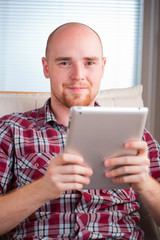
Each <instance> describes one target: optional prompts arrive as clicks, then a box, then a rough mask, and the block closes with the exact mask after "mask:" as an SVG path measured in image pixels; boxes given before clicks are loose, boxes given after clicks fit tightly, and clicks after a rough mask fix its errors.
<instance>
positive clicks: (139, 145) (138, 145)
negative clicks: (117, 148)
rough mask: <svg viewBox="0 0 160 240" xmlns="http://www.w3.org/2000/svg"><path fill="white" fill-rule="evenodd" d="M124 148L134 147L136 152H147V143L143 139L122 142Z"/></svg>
mask: <svg viewBox="0 0 160 240" xmlns="http://www.w3.org/2000/svg"><path fill="white" fill-rule="evenodd" d="M124 147H125V148H126V149H135V150H137V151H138V154H147V143H146V142H145V141H133V142H128V143H126V144H124Z"/></svg>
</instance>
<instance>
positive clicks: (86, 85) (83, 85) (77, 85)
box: [63, 83, 90, 88]
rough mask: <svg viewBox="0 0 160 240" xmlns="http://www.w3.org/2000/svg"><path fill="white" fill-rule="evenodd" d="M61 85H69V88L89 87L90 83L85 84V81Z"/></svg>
mask: <svg viewBox="0 0 160 240" xmlns="http://www.w3.org/2000/svg"><path fill="white" fill-rule="evenodd" d="M63 86H64V87H69V88H88V87H90V85H89V84H86V83H78V84H77V83H74V84H63Z"/></svg>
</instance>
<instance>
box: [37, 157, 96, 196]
mask: <svg viewBox="0 0 160 240" xmlns="http://www.w3.org/2000/svg"><path fill="white" fill-rule="evenodd" d="M91 175H92V170H91V169H90V168H89V167H88V166H86V165H85V164H84V162H83V158H82V157H80V156H78V155H73V154H69V153H63V154H60V155H58V156H57V157H55V158H54V159H52V160H51V162H50V165H49V167H48V170H47V172H46V174H45V176H44V177H43V178H42V179H41V180H42V182H43V184H44V185H43V186H44V189H45V191H44V193H45V194H46V197H47V198H48V200H52V199H55V198H58V197H59V196H60V195H61V194H62V193H63V192H64V191H67V190H80V189H82V187H83V184H89V183H90V180H89V176H91Z"/></svg>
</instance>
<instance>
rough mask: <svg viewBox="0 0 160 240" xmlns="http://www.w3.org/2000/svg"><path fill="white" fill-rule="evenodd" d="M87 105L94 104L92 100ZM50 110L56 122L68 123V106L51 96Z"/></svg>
mask: <svg viewBox="0 0 160 240" xmlns="http://www.w3.org/2000/svg"><path fill="white" fill-rule="evenodd" d="M89 106H94V101H92V103H91V104H90V105H89ZM51 110H52V112H53V114H54V116H55V118H56V120H57V122H58V123H60V124H63V125H66V126H67V125H68V121H69V111H70V108H68V107H66V106H64V105H63V104H62V103H61V102H58V101H56V100H55V99H54V98H52V96H51Z"/></svg>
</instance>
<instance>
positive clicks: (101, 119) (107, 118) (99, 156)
mask: <svg viewBox="0 0 160 240" xmlns="http://www.w3.org/2000/svg"><path fill="white" fill-rule="evenodd" d="M147 113H148V109H147V108H112V107H109V108H106V107H72V108H71V109H70V117H69V124H68V130H67V139H66V146H65V152H68V153H74V154H79V155H81V156H83V158H84V161H85V162H86V163H87V164H88V165H89V166H90V167H91V168H92V169H93V175H92V176H91V177H90V184H89V185H84V187H83V188H84V189H118V188H128V187H129V185H128V184H115V183H113V182H112V179H111V178H106V177H105V176H104V172H105V170H106V168H105V167H104V164H103V162H104V159H106V158H109V157H115V156H123V155H136V152H135V151H133V150H126V149H124V147H123V145H124V143H126V142H128V141H132V140H140V139H141V138H142V135H143V130H144V127H145V122H146V118H147Z"/></svg>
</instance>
